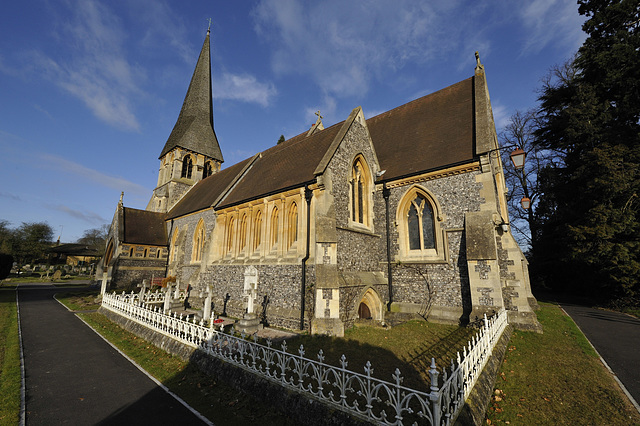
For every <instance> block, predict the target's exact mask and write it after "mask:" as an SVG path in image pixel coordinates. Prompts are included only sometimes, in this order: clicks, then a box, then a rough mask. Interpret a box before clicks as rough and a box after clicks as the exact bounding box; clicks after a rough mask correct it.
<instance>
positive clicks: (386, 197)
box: [382, 182, 393, 312]
mask: <svg viewBox="0 0 640 426" xmlns="http://www.w3.org/2000/svg"><path fill="white" fill-rule="evenodd" d="M390 195H391V190H390V189H389V188H387V183H386V182H383V183H382V197H383V198H384V206H385V213H386V220H387V281H388V283H389V303H388V304H387V310H388V311H389V312H391V304H392V303H393V274H392V271H391V238H390V237H389V234H390V231H389V229H390V227H389V196H390Z"/></svg>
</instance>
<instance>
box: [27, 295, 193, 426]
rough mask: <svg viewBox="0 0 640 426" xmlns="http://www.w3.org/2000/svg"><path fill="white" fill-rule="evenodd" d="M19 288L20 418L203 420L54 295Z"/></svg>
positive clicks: (47, 421)
mask: <svg viewBox="0 0 640 426" xmlns="http://www.w3.org/2000/svg"><path fill="white" fill-rule="evenodd" d="M59 291H60V289H55V288H53V287H51V286H48V285H43V284H35V285H25V284H22V285H20V286H19V288H18V292H19V297H18V299H19V308H20V323H21V328H22V339H23V350H24V362H25V376H26V380H25V387H26V424H27V425H29V426H30V425H51V424H72V425H94V424H105V425H107V424H118V425H126V424H136V425H146V424H155V425H158V424H180V425H192V424H193V425H202V424H205V423H204V422H203V421H202V420H201V419H199V418H198V417H197V416H196V415H195V414H194V413H192V412H191V411H190V410H188V409H187V408H185V407H184V406H183V405H182V404H180V402H178V401H177V400H176V399H174V398H173V397H171V396H170V395H169V394H168V393H166V392H165V391H164V390H162V388H160V387H159V386H157V385H156V384H155V383H154V382H153V381H152V380H151V379H149V378H148V377H147V376H146V375H144V374H143V373H142V372H141V371H140V370H138V369H137V368H136V367H135V366H134V365H132V364H131V363H130V362H129V361H128V360H127V359H126V358H124V357H123V356H122V355H120V354H119V353H118V352H117V351H116V350H115V349H113V348H112V347H111V346H110V345H108V344H107V343H106V342H105V341H104V340H102V338H100V337H99V336H98V335H97V334H95V333H94V332H93V331H92V330H91V329H90V328H89V327H87V326H86V325H85V324H84V323H83V322H82V321H80V319H78V318H77V317H76V316H75V315H74V314H73V313H71V312H69V311H67V309H66V308H64V307H63V306H62V305H60V304H59V303H58V302H57V301H56V300H54V299H53V295H54V294H55V293H56V292H59Z"/></svg>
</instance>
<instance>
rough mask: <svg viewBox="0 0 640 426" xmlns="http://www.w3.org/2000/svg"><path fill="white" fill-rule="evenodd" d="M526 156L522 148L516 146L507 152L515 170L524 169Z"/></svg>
mask: <svg viewBox="0 0 640 426" xmlns="http://www.w3.org/2000/svg"><path fill="white" fill-rule="evenodd" d="M526 156H527V153H526V152H524V150H522V148H518V149H516V150H515V151H513V152H512V153H511V154H509V158H511V162H512V163H513V167H514V168H515V169H516V170H522V169H524V158H525V157H526Z"/></svg>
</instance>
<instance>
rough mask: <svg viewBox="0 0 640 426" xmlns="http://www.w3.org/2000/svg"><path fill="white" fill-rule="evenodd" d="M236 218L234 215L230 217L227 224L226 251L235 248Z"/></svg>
mask: <svg viewBox="0 0 640 426" xmlns="http://www.w3.org/2000/svg"><path fill="white" fill-rule="evenodd" d="M235 228H236V219H235V218H234V217H231V218H229V224H228V225H227V238H226V243H225V248H226V252H227V253H228V252H230V251H231V250H233V238H234V236H235V231H236V229H235Z"/></svg>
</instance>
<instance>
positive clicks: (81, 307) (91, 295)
mask: <svg viewBox="0 0 640 426" xmlns="http://www.w3.org/2000/svg"><path fill="white" fill-rule="evenodd" d="M99 294H100V290H86V291H68V292H64V293H56V299H57V300H58V301H59V302H61V303H62V304H63V305H65V306H66V307H67V308H69V309H71V310H72V311H90V310H94V309H98V308H99V307H100V303H97V302H96V297H98V295H99Z"/></svg>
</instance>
